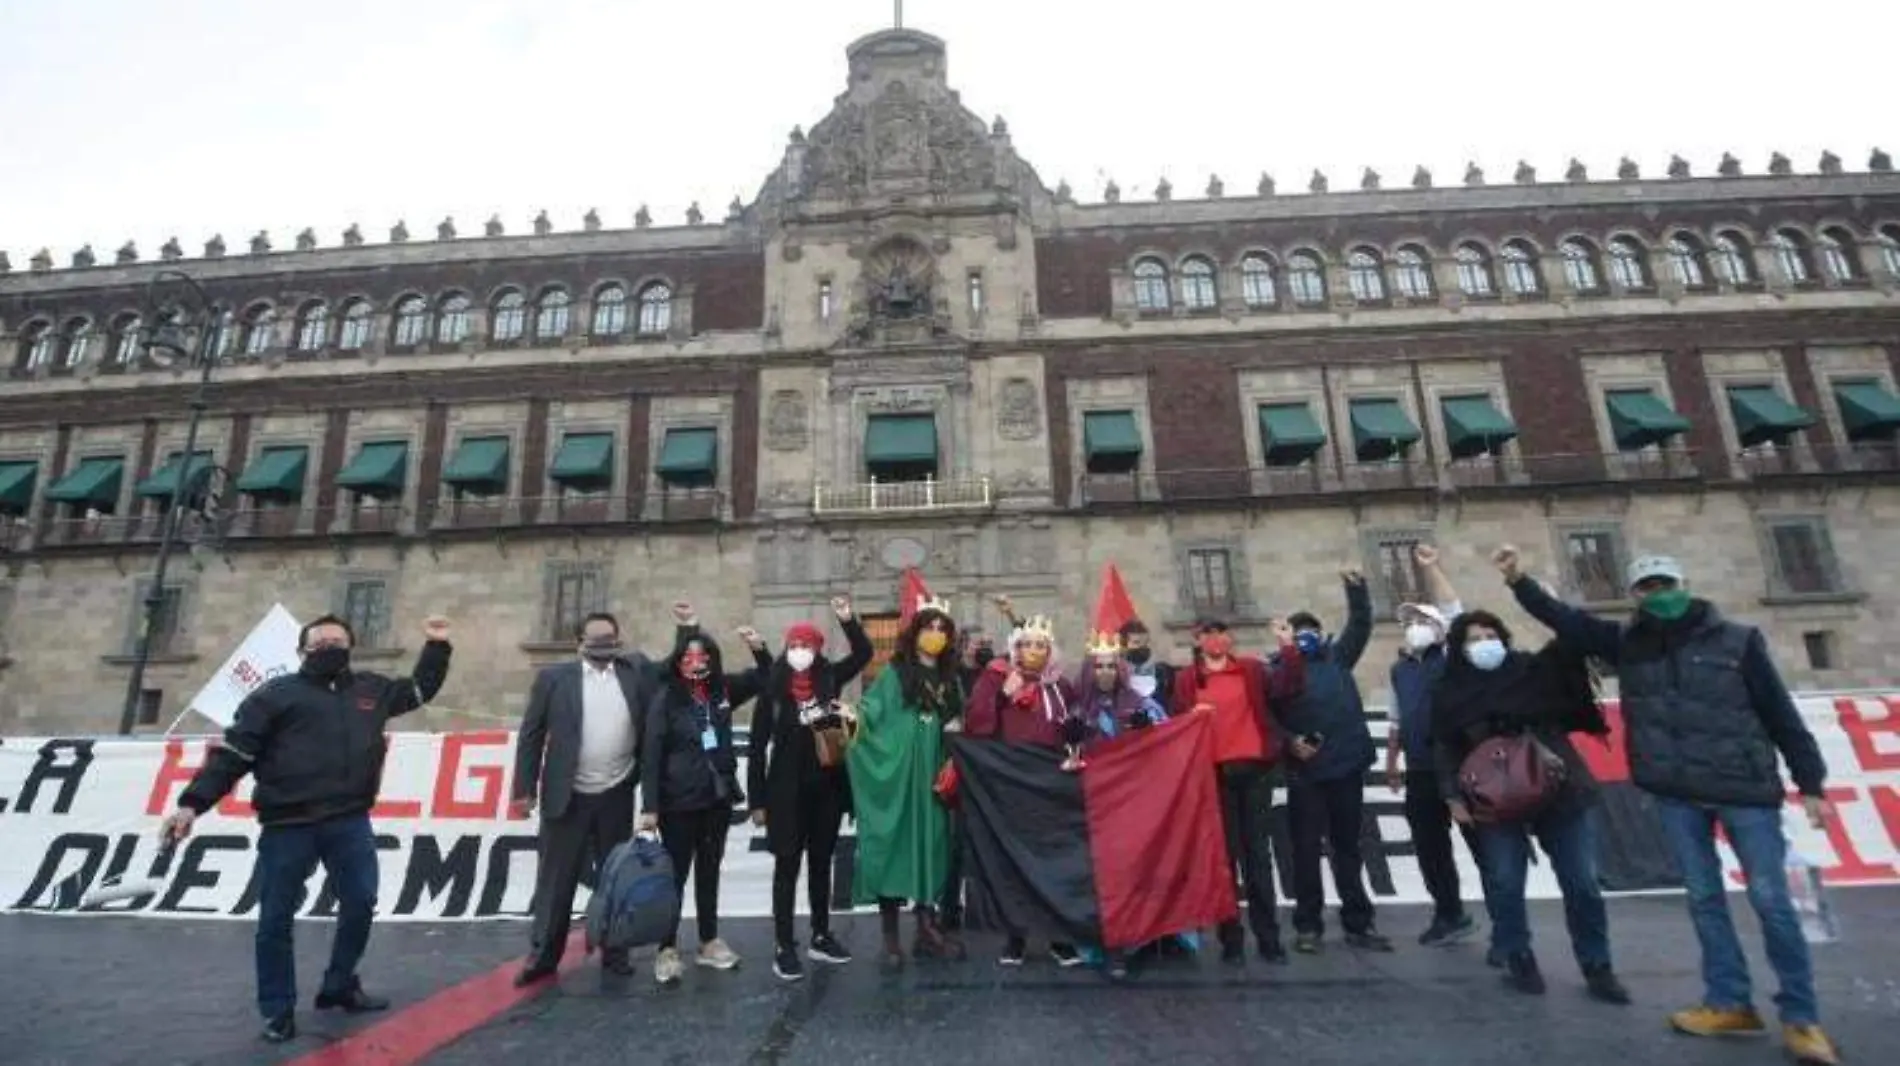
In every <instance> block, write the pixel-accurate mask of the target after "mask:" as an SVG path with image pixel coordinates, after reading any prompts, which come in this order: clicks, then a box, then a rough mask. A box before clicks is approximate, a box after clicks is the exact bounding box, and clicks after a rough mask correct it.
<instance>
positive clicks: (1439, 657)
mask: <svg viewBox="0 0 1900 1066" xmlns="http://www.w3.org/2000/svg"><path fill="white" fill-rule="evenodd" d="M1444 672H1445V646H1444V645H1442V644H1434V645H1432V646H1431V647H1429V648H1426V649H1425V650H1424V651H1423V652H1421V653H1420V654H1418V655H1401V656H1400V657H1399V660H1398V661H1397V662H1395V663H1393V664H1392V708H1393V713H1394V714H1396V715H1398V721H1399V743H1400V744H1401V745H1402V746H1403V748H1404V751H1405V768H1406V769H1407V770H1408V771H1410V770H1424V771H1427V772H1429V771H1430V770H1431V768H1432V686H1433V685H1435V684H1437V683H1438V679H1439V677H1440V676H1441V675H1443V674H1444Z"/></svg>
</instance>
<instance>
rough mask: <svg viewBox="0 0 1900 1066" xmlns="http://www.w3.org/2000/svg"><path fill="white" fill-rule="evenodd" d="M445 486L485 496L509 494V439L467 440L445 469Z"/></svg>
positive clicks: (470, 438) (443, 475)
mask: <svg viewBox="0 0 1900 1066" xmlns="http://www.w3.org/2000/svg"><path fill="white" fill-rule="evenodd" d="M442 483H443V484H445V485H453V486H455V487H456V488H458V489H462V490H463V491H466V492H472V493H476V494H478V495H484V496H499V495H501V494H502V493H504V492H507V491H508V438H507V437H468V438H465V439H464V440H463V441H462V446H461V447H459V448H457V449H455V455H454V456H453V457H452V458H450V460H449V465H448V466H447V467H445V468H443V470H442Z"/></svg>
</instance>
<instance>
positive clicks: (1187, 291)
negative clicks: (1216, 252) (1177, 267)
mask: <svg viewBox="0 0 1900 1066" xmlns="http://www.w3.org/2000/svg"><path fill="white" fill-rule="evenodd" d="M1181 302H1182V303H1184V304H1186V305H1187V308H1188V310H1190V311H1212V310H1213V309H1214V308H1215V307H1217V306H1219V304H1220V298H1219V294H1218V293H1217V291H1216V287H1215V285H1214V264H1212V263H1210V262H1208V261H1207V260H1205V259H1202V258H1201V257H1200V256H1194V257H1193V258H1191V259H1188V260H1186V261H1185V262H1183V263H1182V264H1181Z"/></svg>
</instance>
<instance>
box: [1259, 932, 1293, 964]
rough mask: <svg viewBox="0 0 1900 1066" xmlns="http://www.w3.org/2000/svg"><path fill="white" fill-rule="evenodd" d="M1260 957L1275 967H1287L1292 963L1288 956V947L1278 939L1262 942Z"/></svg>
mask: <svg viewBox="0 0 1900 1066" xmlns="http://www.w3.org/2000/svg"><path fill="white" fill-rule="evenodd" d="M1260 957H1261V958H1263V959H1265V960H1266V961H1268V962H1270V963H1272V964H1273V965H1275V966H1285V965H1286V964H1287V963H1288V962H1290V961H1292V960H1291V959H1289V958H1288V956H1287V953H1286V945H1284V944H1282V943H1280V941H1279V940H1278V939H1277V938H1276V939H1273V940H1262V941H1261V942H1260Z"/></svg>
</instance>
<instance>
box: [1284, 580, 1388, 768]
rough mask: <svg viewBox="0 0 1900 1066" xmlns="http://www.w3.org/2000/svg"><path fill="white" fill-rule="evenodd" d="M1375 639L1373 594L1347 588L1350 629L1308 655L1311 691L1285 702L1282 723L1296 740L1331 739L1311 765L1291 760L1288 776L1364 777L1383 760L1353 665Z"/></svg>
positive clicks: (1362, 587)
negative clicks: (1316, 736)
mask: <svg viewBox="0 0 1900 1066" xmlns="http://www.w3.org/2000/svg"><path fill="white" fill-rule="evenodd" d="M1371 639H1372V592H1371V590H1370V589H1368V588H1367V587H1366V586H1365V584H1364V583H1360V584H1356V585H1353V584H1349V585H1347V586H1346V627H1345V628H1344V629H1342V630H1340V631H1339V635H1338V636H1336V637H1335V638H1333V640H1332V641H1331V642H1330V643H1328V644H1326V645H1324V646H1322V647H1321V648H1320V650H1319V651H1318V652H1316V653H1315V654H1313V655H1309V656H1307V659H1306V687H1305V688H1304V689H1302V690H1301V692H1300V694H1299V695H1297V696H1295V697H1293V698H1292V699H1291V700H1288V701H1286V702H1285V704H1284V706H1283V709H1282V710H1281V715H1280V721H1281V723H1282V724H1284V725H1285V726H1286V730H1287V732H1289V733H1291V734H1293V735H1294V736H1296V737H1297V736H1301V735H1303V734H1307V733H1319V734H1321V735H1322V736H1323V737H1324V738H1325V740H1324V742H1323V743H1322V744H1320V746H1319V753H1318V754H1317V755H1315V756H1313V758H1311V759H1309V760H1307V761H1306V762H1301V761H1299V760H1298V759H1293V758H1289V759H1287V761H1286V766H1287V776H1288V777H1289V778H1292V779H1305V780H1310V781H1334V780H1337V779H1339V778H1342V777H1352V776H1355V775H1358V774H1364V773H1365V772H1366V771H1367V770H1369V769H1371V768H1372V764H1373V763H1374V762H1376V761H1377V760H1378V755H1377V753H1376V752H1375V750H1374V748H1373V743H1372V730H1371V728H1369V727H1368V726H1367V724H1366V705H1365V701H1364V700H1362V699H1361V698H1360V696H1359V685H1358V683H1357V682H1355V681H1354V680H1353V676H1352V671H1353V667H1355V666H1358V665H1359V657H1360V656H1362V655H1364V654H1365V653H1366V644H1367V642H1368V641H1370V640H1371Z"/></svg>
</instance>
